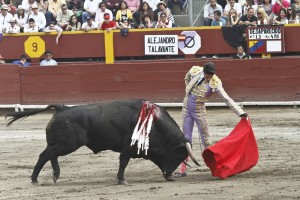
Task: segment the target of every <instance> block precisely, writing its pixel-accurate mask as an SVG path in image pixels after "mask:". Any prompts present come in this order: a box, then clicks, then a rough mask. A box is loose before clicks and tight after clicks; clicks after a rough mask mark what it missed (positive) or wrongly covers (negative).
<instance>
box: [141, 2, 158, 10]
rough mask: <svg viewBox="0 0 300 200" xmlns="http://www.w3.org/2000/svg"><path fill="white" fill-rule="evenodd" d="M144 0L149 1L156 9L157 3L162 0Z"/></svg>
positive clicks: (151, 6) (150, 5)
mask: <svg viewBox="0 0 300 200" xmlns="http://www.w3.org/2000/svg"><path fill="white" fill-rule="evenodd" d="M143 2H147V3H148V5H149V7H150V8H152V10H153V11H154V10H155V9H156V8H157V4H158V3H159V2H160V0H143Z"/></svg>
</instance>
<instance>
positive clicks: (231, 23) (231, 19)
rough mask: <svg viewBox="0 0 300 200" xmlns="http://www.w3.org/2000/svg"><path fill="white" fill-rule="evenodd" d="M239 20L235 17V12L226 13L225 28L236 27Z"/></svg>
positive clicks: (232, 10)
mask: <svg viewBox="0 0 300 200" xmlns="http://www.w3.org/2000/svg"><path fill="white" fill-rule="evenodd" d="M239 19H240V18H238V17H237V13H236V10H234V9H231V10H230V11H229V12H228V17H227V20H226V26H235V25H237V24H238V22H239Z"/></svg>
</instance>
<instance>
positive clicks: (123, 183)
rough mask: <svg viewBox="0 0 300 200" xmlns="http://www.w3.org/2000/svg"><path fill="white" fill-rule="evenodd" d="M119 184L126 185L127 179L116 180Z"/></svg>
mask: <svg viewBox="0 0 300 200" xmlns="http://www.w3.org/2000/svg"><path fill="white" fill-rule="evenodd" d="M118 184H119V185H128V183H127V181H125V180H118Z"/></svg>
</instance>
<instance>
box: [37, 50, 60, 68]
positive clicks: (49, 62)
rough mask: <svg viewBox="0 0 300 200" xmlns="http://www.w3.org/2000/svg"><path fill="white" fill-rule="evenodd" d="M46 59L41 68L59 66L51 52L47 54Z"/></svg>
mask: <svg viewBox="0 0 300 200" xmlns="http://www.w3.org/2000/svg"><path fill="white" fill-rule="evenodd" d="M45 57H46V58H45V59H44V60H42V62H41V63H40V66H55V65H57V62H56V61H55V60H53V59H52V52H51V51H46V52H45Z"/></svg>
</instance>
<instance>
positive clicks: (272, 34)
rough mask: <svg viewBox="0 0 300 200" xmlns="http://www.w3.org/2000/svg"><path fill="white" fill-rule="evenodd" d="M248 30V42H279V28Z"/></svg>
mask: <svg viewBox="0 0 300 200" xmlns="http://www.w3.org/2000/svg"><path fill="white" fill-rule="evenodd" d="M248 30H249V33H248V34H249V40H254V39H255V40H280V39H281V28H280V27H261V28H259V27H257V28H255V29H248Z"/></svg>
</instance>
